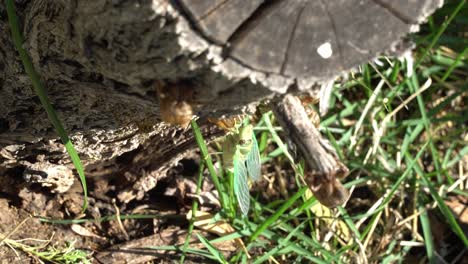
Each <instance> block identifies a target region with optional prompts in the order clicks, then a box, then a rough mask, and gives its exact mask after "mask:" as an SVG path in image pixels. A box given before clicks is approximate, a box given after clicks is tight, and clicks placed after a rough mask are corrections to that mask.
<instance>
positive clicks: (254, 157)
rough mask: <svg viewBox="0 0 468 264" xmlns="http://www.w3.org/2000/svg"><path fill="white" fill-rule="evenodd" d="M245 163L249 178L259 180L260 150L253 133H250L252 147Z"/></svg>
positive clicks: (260, 175)
mask: <svg viewBox="0 0 468 264" xmlns="http://www.w3.org/2000/svg"><path fill="white" fill-rule="evenodd" d="M246 163H247V171H248V173H249V175H250V178H252V180H254V181H258V180H260V179H261V177H262V173H261V168H262V167H261V161H260V151H259V150H258V143H257V139H255V134H254V133H252V149H251V150H250V152H249V154H248V155H247V159H246Z"/></svg>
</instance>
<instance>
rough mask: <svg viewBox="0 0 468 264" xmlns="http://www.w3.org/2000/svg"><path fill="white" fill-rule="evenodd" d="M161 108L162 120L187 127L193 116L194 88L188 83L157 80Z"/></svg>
mask: <svg viewBox="0 0 468 264" xmlns="http://www.w3.org/2000/svg"><path fill="white" fill-rule="evenodd" d="M156 91H157V92H158V97H159V109H160V114H161V119H162V121H164V122H166V123H169V124H171V125H178V126H181V127H187V126H188V124H189V123H190V120H192V117H193V108H192V104H191V100H192V98H193V92H194V90H193V88H192V87H190V85H189V84H186V83H182V82H181V83H177V84H165V83H163V82H161V81H157V82H156Z"/></svg>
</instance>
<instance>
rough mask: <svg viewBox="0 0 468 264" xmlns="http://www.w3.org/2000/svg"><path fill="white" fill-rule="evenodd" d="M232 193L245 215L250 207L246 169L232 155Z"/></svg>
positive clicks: (237, 158) (237, 157)
mask: <svg viewBox="0 0 468 264" xmlns="http://www.w3.org/2000/svg"><path fill="white" fill-rule="evenodd" d="M234 193H235V194H236V197H237V202H238V203H239V207H240V209H241V212H242V214H243V215H247V213H248V212H249V207H250V193H249V185H248V183H247V168H246V167H245V162H244V161H243V160H242V159H241V158H240V157H239V155H234Z"/></svg>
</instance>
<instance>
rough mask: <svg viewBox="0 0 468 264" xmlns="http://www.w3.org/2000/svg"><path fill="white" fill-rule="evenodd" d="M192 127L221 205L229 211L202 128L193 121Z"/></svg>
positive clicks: (191, 122)
mask: <svg viewBox="0 0 468 264" xmlns="http://www.w3.org/2000/svg"><path fill="white" fill-rule="evenodd" d="M190 125H191V126H192V130H193V134H194V135H195V141H197V144H198V147H199V148H200V152H201V154H202V159H203V161H204V162H205V164H206V167H207V168H208V171H209V172H210V176H211V180H212V181H213V184H214V185H215V188H216V190H217V191H218V193H219V199H220V203H221V205H222V206H223V208H225V209H227V208H229V207H228V205H227V203H226V199H225V193H224V189H223V188H222V187H221V183H220V182H219V179H218V175H217V173H216V170H215V168H214V165H213V161H212V160H211V156H210V154H209V153H208V148H207V146H206V143H205V140H204V139H203V135H202V134H201V131H200V127H199V126H198V124H197V122H196V121H195V120H193V119H192V121H190Z"/></svg>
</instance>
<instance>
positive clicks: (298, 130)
mask: <svg viewBox="0 0 468 264" xmlns="http://www.w3.org/2000/svg"><path fill="white" fill-rule="evenodd" d="M273 112H274V113H275V116H276V117H277V118H278V121H279V123H280V124H281V126H282V127H283V129H284V130H285V133H286V135H287V136H288V137H290V138H291V139H292V141H293V142H294V143H295V144H296V145H297V146H298V149H299V150H300V152H301V154H302V157H303V158H304V159H305V162H306V164H307V166H308V168H306V174H305V175H304V178H305V180H306V182H307V183H308V184H309V187H310V188H311V190H312V192H313V193H314V195H315V196H316V198H317V199H318V200H319V201H320V203H322V204H323V205H325V206H328V207H335V206H337V205H341V204H343V203H344V202H345V201H346V199H348V196H349V193H348V191H347V190H346V189H345V188H344V186H343V185H342V184H341V183H340V182H339V181H338V180H337V178H344V177H346V175H348V168H347V167H346V166H345V165H344V164H343V163H341V161H339V160H338V156H337V155H336V153H335V152H334V150H333V147H332V146H330V144H329V143H328V141H327V140H326V139H324V138H323V137H322V136H321V135H320V132H319V131H318V130H317V129H316V128H315V126H314V125H313V124H312V122H311V121H310V120H309V117H308V116H307V113H306V111H305V109H304V107H303V106H302V103H301V101H300V100H299V99H298V98H297V97H295V96H293V95H286V96H285V97H284V98H283V99H282V100H281V101H280V102H278V103H276V102H275V104H273ZM307 171H308V172H307Z"/></svg>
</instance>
